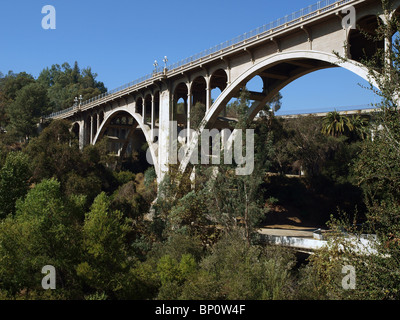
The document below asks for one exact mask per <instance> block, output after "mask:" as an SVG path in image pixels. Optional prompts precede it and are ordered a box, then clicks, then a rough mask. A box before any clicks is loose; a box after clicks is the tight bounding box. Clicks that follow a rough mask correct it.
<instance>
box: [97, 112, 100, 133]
mask: <svg viewBox="0 0 400 320" xmlns="http://www.w3.org/2000/svg"><path fill="white" fill-rule="evenodd" d="M99 128H100V113H98V114H97V128H96V133H97V132H99Z"/></svg>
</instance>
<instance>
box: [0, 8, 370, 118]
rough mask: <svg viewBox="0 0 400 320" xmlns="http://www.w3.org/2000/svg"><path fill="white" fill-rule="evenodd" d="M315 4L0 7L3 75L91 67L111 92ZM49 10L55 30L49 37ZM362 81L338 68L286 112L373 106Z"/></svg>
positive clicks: (307, 82) (292, 90) (295, 86)
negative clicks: (155, 64)
mask: <svg viewBox="0 0 400 320" xmlns="http://www.w3.org/2000/svg"><path fill="white" fill-rule="evenodd" d="M315 2H317V1H316V0H280V1H275V0H274V1H272V0H246V1H239V0H203V1H193V0H189V1H188V0H169V1H159V0H152V1H135V0H112V1H104V0H97V1H95V0H84V1H83V0H80V1H77V0H46V1H42V0H1V2H0V71H1V72H3V73H4V74H5V73H7V72H8V71H9V70H12V71H14V72H16V73H17V72H21V71H26V72H28V73H30V74H32V75H33V76H34V77H37V76H38V75H39V73H40V71H41V70H42V69H43V68H45V67H50V66H51V65H52V64H60V65H61V64H62V63H63V62H68V63H70V64H71V65H73V63H74V61H78V63H79V66H80V67H81V68H83V67H87V66H90V67H92V70H93V71H94V72H96V73H97V74H98V78H97V80H99V81H103V82H104V83H105V85H106V87H107V88H108V89H114V88H116V87H119V86H120V85H122V84H124V83H127V82H130V81H132V80H135V79H137V78H140V77H141V76H143V75H145V74H148V73H150V72H151V71H152V69H153V62H154V60H155V59H157V60H158V61H159V63H160V65H161V64H162V59H163V57H164V56H165V55H166V56H167V57H168V60H169V62H170V63H173V62H176V61H178V60H180V59H183V58H186V57H189V56H191V55H192V54H195V53H198V52H201V51H202V50H204V49H207V48H209V47H212V46H214V45H216V44H218V43H221V42H223V41H225V40H229V39H231V38H234V37H236V36H238V35H240V34H242V33H245V32H247V31H250V30H252V29H254V28H257V27H259V26H261V25H263V24H265V23H269V22H270V21H273V20H276V19H278V18H281V17H283V16H285V15H287V14H290V13H292V12H293V11H297V10H299V9H301V8H303V7H306V6H308V5H310V4H313V3H315ZM44 5H53V6H54V7H55V9H56V23H57V24H56V30H44V29H42V27H41V21H42V18H43V17H44V14H42V13H41V10H42V7H43V6H44ZM359 83H361V84H365V82H363V80H362V79H361V78H358V77H357V76H355V75H353V74H351V73H350V72H348V71H344V70H341V69H340V68H335V69H332V70H325V71H319V72H315V73H312V74H310V75H308V76H305V77H303V78H301V79H299V80H296V81H295V82H293V83H292V84H290V85H289V86H288V87H286V88H285V89H284V90H282V95H283V108H284V109H286V110H295V109H301V110H304V109H314V108H325V107H332V108H333V107H339V106H352V105H361V104H369V103H373V102H374V97H373V95H372V94H371V93H370V92H369V91H368V90H366V89H363V88H360V87H359V85H358V84H359Z"/></svg>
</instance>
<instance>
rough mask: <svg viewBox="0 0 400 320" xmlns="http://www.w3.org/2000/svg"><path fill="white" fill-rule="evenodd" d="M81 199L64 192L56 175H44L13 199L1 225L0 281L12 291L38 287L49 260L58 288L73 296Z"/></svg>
mask: <svg viewBox="0 0 400 320" xmlns="http://www.w3.org/2000/svg"><path fill="white" fill-rule="evenodd" d="M82 216H83V199H82V198H78V197H73V198H66V197H64V196H63V195H62V193H61V189H60V184H59V182H57V181H56V180H54V179H52V180H44V181H42V182H41V183H40V184H38V185H36V186H35V187H34V188H33V189H31V190H30V191H29V192H28V194H27V195H26V197H25V198H24V199H19V200H18V201H17V204H16V213H15V216H8V217H7V218H6V219H5V220H4V221H2V222H1V225H0V228H1V233H0V237H1V240H0V257H1V258H0V282H1V284H2V288H4V289H5V290H7V291H8V292H10V293H11V294H14V295H15V294H19V293H20V292H21V291H22V290H24V291H26V292H29V291H32V290H33V291H42V290H43V289H42V288H41V279H42V278H43V275H42V274H41V272H40V271H41V269H42V267H43V266H45V265H52V266H54V267H55V268H56V272H57V277H56V281H57V289H58V293H55V294H65V297H69V298H74V297H75V298H76V297H77V295H79V294H80V292H81V291H80V290H81V288H80V284H79V282H78V281H77V277H76V274H75V266H76V265H77V264H78V262H79V261H80V259H81V236H80V227H79V223H78V222H79V221H80V220H81V219H82Z"/></svg>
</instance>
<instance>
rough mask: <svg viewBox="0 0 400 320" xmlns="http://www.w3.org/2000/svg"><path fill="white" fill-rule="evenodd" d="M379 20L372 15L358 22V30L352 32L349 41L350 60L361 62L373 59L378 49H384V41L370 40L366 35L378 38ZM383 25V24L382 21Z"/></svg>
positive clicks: (361, 18)
mask: <svg viewBox="0 0 400 320" xmlns="http://www.w3.org/2000/svg"><path fill="white" fill-rule="evenodd" d="M378 20H381V19H380V18H379V17H377V16H376V15H372V14H368V15H365V16H363V17H360V18H359V19H358V20H357V28H356V29H351V30H350V32H349V35H348V39H347V43H348V57H349V58H351V59H352V60H355V61H359V62H360V61H361V60H362V59H364V58H372V57H373V55H374V54H375V53H376V52H377V50H378V49H383V48H384V46H385V44H384V41H383V40H381V41H374V40H372V39H368V37H367V36H366V35H365V34H364V33H367V34H368V35H369V36H376V29H377V28H378ZM381 23H383V22H382V20H381ZM360 30H362V31H363V32H364V33H362V32H361V31H360Z"/></svg>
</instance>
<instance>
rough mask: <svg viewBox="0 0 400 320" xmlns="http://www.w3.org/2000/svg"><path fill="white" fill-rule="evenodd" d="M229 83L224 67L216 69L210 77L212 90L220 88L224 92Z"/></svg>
mask: <svg viewBox="0 0 400 320" xmlns="http://www.w3.org/2000/svg"><path fill="white" fill-rule="evenodd" d="M227 85H228V75H227V74H226V72H225V70H224V69H217V70H215V71H214V72H213V74H212V75H211V78H210V88H211V90H213V89H215V88H218V89H219V90H221V92H222V91H224V90H225V88H226V86H227Z"/></svg>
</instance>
